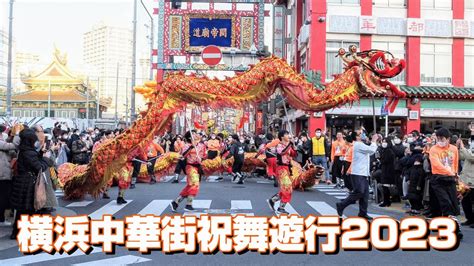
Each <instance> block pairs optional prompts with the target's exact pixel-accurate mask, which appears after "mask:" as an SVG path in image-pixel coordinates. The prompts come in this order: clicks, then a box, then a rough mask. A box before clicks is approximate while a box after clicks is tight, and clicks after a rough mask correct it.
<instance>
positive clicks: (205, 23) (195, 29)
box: [184, 14, 235, 50]
mask: <svg viewBox="0 0 474 266" xmlns="http://www.w3.org/2000/svg"><path fill="white" fill-rule="evenodd" d="M184 21H185V32H184V33H185V40H186V44H185V46H186V47H185V48H186V50H195V49H197V48H202V47H204V46H208V45H215V46H218V47H235V16H228V15H207V14H199V15H187V16H185V18H184Z"/></svg>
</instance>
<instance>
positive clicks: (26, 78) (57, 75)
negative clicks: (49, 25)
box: [21, 48, 84, 86]
mask: <svg viewBox="0 0 474 266" xmlns="http://www.w3.org/2000/svg"><path fill="white" fill-rule="evenodd" d="M66 64H67V54H66V53H64V54H61V52H60V51H59V50H58V49H56V48H55V51H54V53H53V61H52V62H51V63H50V64H49V65H48V66H47V67H46V68H45V69H44V70H43V71H41V72H40V73H38V74H36V75H22V77H21V80H22V82H23V83H24V84H25V85H27V86H28V85H31V84H49V82H51V84H54V85H56V84H60V85H84V80H83V79H82V78H79V77H77V76H76V75H74V74H73V73H72V72H71V70H69V68H68V67H67V66H66Z"/></svg>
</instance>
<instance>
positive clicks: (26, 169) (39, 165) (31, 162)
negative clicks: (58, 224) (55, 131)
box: [10, 145, 48, 210]
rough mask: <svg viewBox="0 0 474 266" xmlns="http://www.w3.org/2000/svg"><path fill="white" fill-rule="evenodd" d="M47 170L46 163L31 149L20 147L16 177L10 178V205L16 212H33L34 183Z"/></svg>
mask: <svg viewBox="0 0 474 266" xmlns="http://www.w3.org/2000/svg"><path fill="white" fill-rule="evenodd" d="M47 168H48V165H47V163H46V162H45V161H44V160H43V159H42V158H41V155H40V154H39V153H38V152H37V151H36V150H35V149H34V148H33V147H25V146H22V145H20V152H19V154H18V161H17V170H18V175H15V176H14V177H13V178H12V194H11V197H10V203H11V204H12V207H13V208H15V209H17V210H34V196H35V185H34V183H35V181H36V177H37V176H38V173H39V172H40V171H45V170H46V169H47Z"/></svg>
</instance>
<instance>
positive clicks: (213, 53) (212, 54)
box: [201, 45, 222, 66]
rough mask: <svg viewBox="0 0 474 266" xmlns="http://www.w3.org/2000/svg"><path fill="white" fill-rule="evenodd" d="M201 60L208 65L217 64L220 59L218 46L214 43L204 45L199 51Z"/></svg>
mask: <svg viewBox="0 0 474 266" xmlns="http://www.w3.org/2000/svg"><path fill="white" fill-rule="evenodd" d="M201 58H202V61H203V62H204V63H205V64H206V65H209V66H215V65H217V64H219V62H220V61H221V59H222V52H221V49H219V47H217V46H215V45H209V46H206V47H205V48H204V49H203V50H202V53H201Z"/></svg>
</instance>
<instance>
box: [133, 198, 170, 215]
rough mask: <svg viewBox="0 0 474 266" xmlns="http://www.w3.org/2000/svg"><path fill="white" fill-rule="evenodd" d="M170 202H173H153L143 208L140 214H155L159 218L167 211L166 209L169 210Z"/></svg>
mask: <svg viewBox="0 0 474 266" xmlns="http://www.w3.org/2000/svg"><path fill="white" fill-rule="evenodd" d="M170 202H171V200H153V201H152V202H150V203H149V204H148V205H146V207H145V208H143V209H142V210H141V211H140V212H139V213H138V214H139V215H147V214H153V215H157V216H159V215H161V214H162V213H163V212H164V211H165V210H166V208H168V206H169V204H170Z"/></svg>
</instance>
